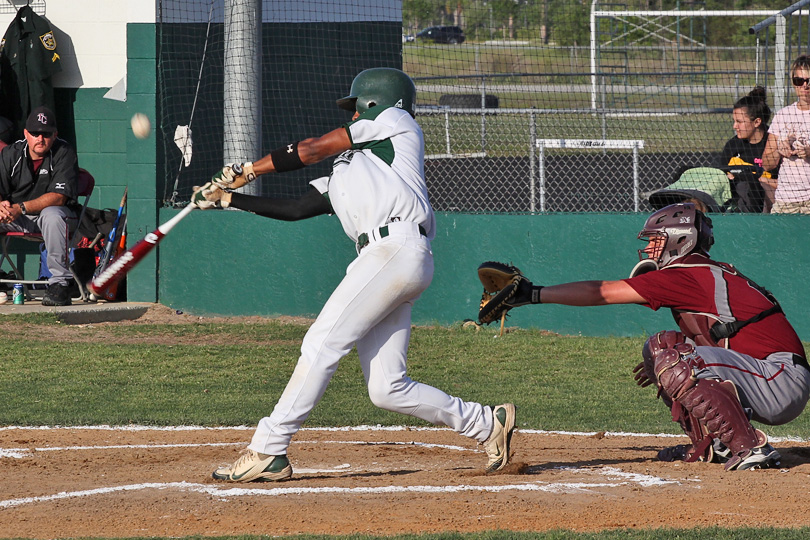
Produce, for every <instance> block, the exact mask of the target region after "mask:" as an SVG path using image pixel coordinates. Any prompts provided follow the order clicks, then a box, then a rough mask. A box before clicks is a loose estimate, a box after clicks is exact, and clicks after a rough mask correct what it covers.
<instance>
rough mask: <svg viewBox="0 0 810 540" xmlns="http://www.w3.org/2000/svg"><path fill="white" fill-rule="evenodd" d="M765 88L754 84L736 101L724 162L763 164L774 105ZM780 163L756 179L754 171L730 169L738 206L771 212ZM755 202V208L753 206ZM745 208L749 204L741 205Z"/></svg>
mask: <svg viewBox="0 0 810 540" xmlns="http://www.w3.org/2000/svg"><path fill="white" fill-rule="evenodd" d="M765 98H766V93H765V89H764V88H763V87H761V86H756V87H754V89H753V90H751V92H749V93H748V95H747V96H743V97H741V98H740V99H738V100H737V102H736V103H735V104H734V110H733V111H732V113H731V115H732V118H733V120H734V124H733V126H734V132H735V133H736V135H735V136H734V137H732V138H731V139H729V141H728V142H727V143H726V145H725V146H724V147H723V154H722V164H723V166H726V165H732V166H733V165H755V166H757V167H762V153H763V152H764V151H765V145H766V144H767V142H768V121H769V120H770V119H771V109H770V107H768V104H767V103H766V101H765ZM777 172H778V167H777V168H776V169H775V170H773V171H770V172H767V171H766V172H764V173H762V176H761V177H759V180H758V181H757V180H756V179H755V178H753V177H752V176H751V175H748V174H746V175H745V176H747V177H748V178H743V177H742V176H740V175H738V176H739V177H737V178H735V175H733V174H731V173H728V176H729V178H730V179H731V180H733V182H732V187H733V188H734V190H735V192H736V193H735V194H736V196H737V197H735V198H736V199H737V200H738V205H739V206H741V207H742V206H745V207H747V210H748V211H752V210H753V211H761V212H765V213H768V212H770V211H771V205H772V204H773V193H774V190H775V189H776V181H775V179H776V177H777ZM752 206H753V208H752ZM741 210H744V211H745V210H746V208H741Z"/></svg>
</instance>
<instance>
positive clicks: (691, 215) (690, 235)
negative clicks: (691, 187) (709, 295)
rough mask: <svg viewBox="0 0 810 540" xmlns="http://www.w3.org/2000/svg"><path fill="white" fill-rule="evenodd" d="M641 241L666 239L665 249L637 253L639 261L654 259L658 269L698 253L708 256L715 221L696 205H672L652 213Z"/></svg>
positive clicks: (643, 250)
mask: <svg viewBox="0 0 810 540" xmlns="http://www.w3.org/2000/svg"><path fill="white" fill-rule="evenodd" d="M638 238H639V239H640V240H644V241H647V242H649V240H650V239H654V238H663V246H656V247H655V248H650V249H647V248H644V249H640V250H638V257H639V259H642V260H643V259H645V258H651V259H653V260H654V261H655V262H656V263H657V264H658V267H659V268H663V267H665V266H667V265H670V264H672V263H674V262H677V261H678V260H680V259H681V258H683V257H685V256H687V255H689V254H690V253H694V252H696V251H697V252H703V253H705V254H708V253H709V248H711V246H712V244H714V235H713V234H712V220H711V219H709V218H708V217H707V216H706V215H705V214H704V213H703V212H701V211H700V210H698V209H697V208H696V207H695V205H694V204H693V203H680V204H671V205H669V206H665V207H664V208H662V209H660V210H658V211H657V212H655V213H653V214H652V215H651V216H650V217H649V218H647V222H646V223H645V224H644V228H643V229H641V232H640V233H638ZM645 255H647V257H645Z"/></svg>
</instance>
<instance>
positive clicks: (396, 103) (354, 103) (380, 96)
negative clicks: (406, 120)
mask: <svg viewBox="0 0 810 540" xmlns="http://www.w3.org/2000/svg"><path fill="white" fill-rule="evenodd" d="M337 104H338V107H340V108H341V109H346V110H347V111H355V110H356V111H357V112H359V113H364V112H366V111H367V110H368V109H370V108H371V107H374V106H375V105H384V106H386V107H397V108H398V109H404V110H406V111H408V112H409V113H411V116H416V108H415V107H416V86H414V84H413V81H412V80H411V78H410V77H408V75H406V74H405V72H403V71H400V70H398V69H394V68H371V69H366V70H364V71H361V72H360V73H358V74H357V77H355V78H354V80H353V81H352V88H351V90H350V91H349V95H348V96H346V97H344V98H341V99H339V100H337Z"/></svg>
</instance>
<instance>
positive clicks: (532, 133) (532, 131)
mask: <svg viewBox="0 0 810 540" xmlns="http://www.w3.org/2000/svg"><path fill="white" fill-rule="evenodd" d="M536 141H537V119H536V118H535V115H534V107H532V112H530V113H529V192H530V195H529V197H530V205H529V210H530V211H531V212H532V214H534V213H535V211H536V206H535V201H536V198H537V186H536V185H535V178H534V175H535V171H534V169H535V168H536V164H535V159H536V158H535V156H534V149H535V146H536V145H537V142H536Z"/></svg>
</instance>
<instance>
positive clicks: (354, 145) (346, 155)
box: [192, 68, 515, 482]
mask: <svg viewBox="0 0 810 540" xmlns="http://www.w3.org/2000/svg"><path fill="white" fill-rule="evenodd" d="M415 103H416V87H415V85H414V83H413V81H412V80H411V78H410V77H408V75H406V74H405V73H404V72H402V71H400V70H398V69H392V68H372V69H367V70H365V71H362V72H360V73H359V74H358V75H357V76H356V77H355V79H354V81H353V82H352V87H351V91H350V94H349V95H348V96H346V97H344V98H342V99H339V100H338V101H337V104H338V106H339V107H340V108H342V109H346V110H349V111H353V112H354V116H353V117H352V120H351V121H350V122H348V123H346V124H344V125H343V126H341V127H339V128H337V129H335V130H333V131H330V132H329V133H326V134H325V135H323V136H321V137H316V138H310V139H305V140H302V141H297V142H293V143H291V144H288V145H286V146H283V147H280V148H278V149H276V150H273V151H272V152H270V153H269V154H268V155H267V156H265V157H263V158H261V159H260V160H258V161H256V162H253V163H250V162H248V163H243V164H239V165H233V164H232V165H228V166H226V167H225V168H224V169H223V170H222V171H221V172H219V173H217V174H216V175H215V176H214V177H213V178H212V180H211V182H209V183H207V184H206V185H205V186H202V187H200V188H197V189H196V190H195V191H194V195H193V196H192V202H194V204H196V205H197V206H198V207H199V208H202V209H210V208H226V207H233V208H239V209H242V210H247V211H250V212H253V213H256V214H258V215H261V216H265V217H270V218H273V219H281V220H286V221H296V220H300V219H305V218H309V217H313V216H317V215H322V214H334V215H336V216H337V218H338V219H339V220H340V223H341V225H342V226H343V230H344V231H345V233H346V234H347V235H348V236H349V238H351V240H352V242H353V243H354V244H355V249H356V251H357V258H356V259H354V261H352V263H351V264H350V265H349V267H348V268H347V270H346V275H345V277H344V278H343V280H342V281H341V283H340V284H339V285H338V286H337V288H336V289H335V290H334V292H332V295H331V296H330V297H329V299H328V300H327V302H326V304H325V305H324V307H323V309H322V310H321V312H320V314H319V315H318V317H317V319H316V321H315V322H314V323H313V324H312V326H311V327H310V328H309V330H308V332H307V333H306V335H305V336H304V340H303V343H302V346H301V356H300V358H299V360H298V364H297V365H296V368H295V371H294V373H293V375H292V377H291V378H290V381H289V382H288V383H287V387H286V388H285V390H284V392H283V393H282V395H281V397H280V398H279V400H278V402H277V404H276V406H275V408H274V409H273V412H272V413H271V414H270V416H268V417H265V418H262V419H261V421H260V422H259V425H258V427H257V428H256V431H255V433H254V435H253V438H252V441H251V443H250V445H249V446H248V448H247V450H246V452H245V453H244V454H242V456H241V457H240V458H239V459H237V461H236V462H235V463H233V464H231V465H229V466H226V467H221V468H219V469H217V470H216V471H214V473H213V477H214V479H217V480H224V481H230V482H250V481H278V480H285V479H287V478H289V477H290V476H292V466H291V465H290V462H289V459H288V458H287V448H288V446H289V444H290V441H291V439H292V437H293V435H294V434H295V433H296V432H297V431H298V430H299V429H300V427H301V425H302V424H303V422H304V421H305V420H306V418H307V416H309V414H310V412H311V411H312V409H313V408H314V407H315V405H316V404H317V403H318V401H319V400H320V399H321V397H322V396H323V393H324V391H325V390H326V386H327V384H328V383H329V380H330V379H331V377H332V375H333V374H334V373H335V370H336V369H337V366H338V362H339V361H340V359H341V358H343V357H344V356H345V355H346V354H348V353H349V352H350V351H351V350H352V348H353V347H357V353H358V356H359V358H360V365H361V368H362V370H363V375H364V377H365V379H366V383H367V387H368V393H369V397H370V398H371V401H372V402H373V403H374V404H375V405H376V406H378V407H380V408H382V409H385V410H389V411H395V412H399V413H403V414H407V415H411V416H415V417H417V418H421V419H423V420H426V421H428V422H431V423H433V424H437V425H446V426H449V427H450V428H452V429H454V430H455V431H456V432H458V433H460V434H462V435H465V436H467V437H470V438H472V439H475V440H477V441H479V442H481V443H484V449H485V450H486V452H487V457H488V462H487V465H486V470H487V472H493V471H497V470H501V469H503V468H504V467H505V466H506V464H507V463H508V461H509V454H510V445H511V438H512V433H513V431H514V428H515V406H514V405H513V404H511V403H507V404H503V405H498V406H495V407H490V406H485V405H481V404H479V403H473V402H468V401H463V400H461V399H459V398H457V397H453V396H450V395H448V394H446V393H445V392H443V391H441V390H439V389H436V388H433V387H431V386H428V385H426V384H422V383H419V382H416V381H414V380H412V379H411V378H410V377H408V375H407V351H408V342H409V340H410V331H411V309H412V307H413V303H414V302H415V301H416V300H417V299H418V298H419V296H420V295H421V294H422V292H423V291H424V290H425V289H427V287H428V285H429V284H430V282H431V280H432V278H433V253H432V251H431V247H430V240H431V239H432V238H433V237H434V236H435V234H436V220H435V218H434V215H433V208H432V207H431V204H430V201H429V199H428V192H427V185H426V183H425V174H424V157H425V142H424V135H423V133H422V129H421V128H420V127H419V124H417V122H416V121H415V119H414V116H415ZM336 155H337V157H336V158H335V160H334V164H333V167H332V174H331V175H329V176H328V177H322V178H317V179H315V180H312V181H311V182H310V185H311V186H312V187H311V189H310V190H309V191H308V192H307V193H306V194H304V195H303V196H302V197H301V198H299V199H297V200H289V199H273V198H267V197H255V196H250V195H245V194H241V193H235V192H232V191H231V190H232V189H236V188H238V187H241V186H243V185H245V184H246V183H248V182H250V181H252V180H253V179H255V178H256V176H259V175H262V174H266V173H271V172H285V171H292V170H296V169H300V168H301V167H304V166H306V165H311V164H313V163H317V162H319V161H322V160H324V159H327V158H329V157H331V156H336Z"/></svg>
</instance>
